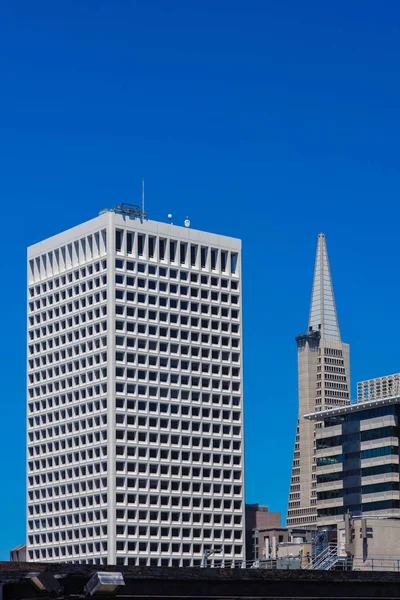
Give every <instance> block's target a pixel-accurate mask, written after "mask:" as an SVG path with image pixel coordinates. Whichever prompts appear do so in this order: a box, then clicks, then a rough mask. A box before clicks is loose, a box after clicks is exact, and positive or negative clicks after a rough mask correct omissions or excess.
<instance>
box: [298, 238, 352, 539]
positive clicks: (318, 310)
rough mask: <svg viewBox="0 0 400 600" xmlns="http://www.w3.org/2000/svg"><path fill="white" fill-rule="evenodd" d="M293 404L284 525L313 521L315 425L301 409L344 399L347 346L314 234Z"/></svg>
mask: <svg viewBox="0 0 400 600" xmlns="http://www.w3.org/2000/svg"><path fill="white" fill-rule="evenodd" d="M296 342H297V352H298V394H299V408H298V420H297V429H296V440H295V446H294V456H293V467H292V478H291V482H290V495H289V506H288V514H287V525H288V526H292V525H302V526H308V527H310V526H311V527H313V526H315V525H316V521H317V510H316V502H317V497H316V474H315V470H316V462H315V449H316V447H315V446H316V442H315V427H316V426H317V427H321V426H322V423H318V424H317V425H315V424H314V421H310V420H307V419H304V415H306V414H310V413H315V412H317V411H321V410H326V409H328V408H333V407H335V406H344V405H346V404H349V403H350V395H349V394H350V360H349V346H348V344H344V343H343V342H342V340H341V338H340V330H339V322H338V318H337V314H336V305H335V299H334V295H333V286H332V277H331V272H330V268H329V260H328V252H327V249H326V241H325V236H324V234H323V233H320V234H319V236H318V244H317V256H316V259H315V269H314V281H313V287H312V294H311V307H310V316H309V319H308V331H307V333H303V334H301V335H299V336H297V338H296Z"/></svg>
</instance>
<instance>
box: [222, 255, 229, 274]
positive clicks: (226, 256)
mask: <svg viewBox="0 0 400 600" xmlns="http://www.w3.org/2000/svg"><path fill="white" fill-rule="evenodd" d="M227 263H228V253H227V251H226V250H221V271H223V272H225V271H226V267H227Z"/></svg>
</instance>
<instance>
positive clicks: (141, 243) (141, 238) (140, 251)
mask: <svg viewBox="0 0 400 600" xmlns="http://www.w3.org/2000/svg"><path fill="white" fill-rule="evenodd" d="M143 252H144V235H143V234H141V233H139V234H138V256H143Z"/></svg>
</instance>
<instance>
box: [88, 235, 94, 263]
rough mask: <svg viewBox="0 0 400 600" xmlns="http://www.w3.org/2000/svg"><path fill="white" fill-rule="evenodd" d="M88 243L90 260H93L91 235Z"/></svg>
mask: <svg viewBox="0 0 400 600" xmlns="http://www.w3.org/2000/svg"><path fill="white" fill-rule="evenodd" d="M87 241H88V250H89V256H88V259H89V260H90V259H91V258H93V237H92V236H91V235H89V236H88V239H87Z"/></svg>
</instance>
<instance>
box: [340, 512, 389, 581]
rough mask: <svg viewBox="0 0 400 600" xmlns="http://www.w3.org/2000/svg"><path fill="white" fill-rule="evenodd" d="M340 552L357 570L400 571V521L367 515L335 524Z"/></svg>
mask: <svg viewBox="0 0 400 600" xmlns="http://www.w3.org/2000/svg"><path fill="white" fill-rule="evenodd" d="M337 529H338V542H339V548H338V551H339V554H340V555H341V556H346V555H347V556H351V557H352V561H353V569H354V570H356V571H373V570H380V571H400V544H399V536H400V520H399V519H390V518H388V519H384V518H376V517H368V516H363V517H361V516H359V517H354V518H350V519H349V520H348V522H344V521H342V522H341V523H338V527H337Z"/></svg>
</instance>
